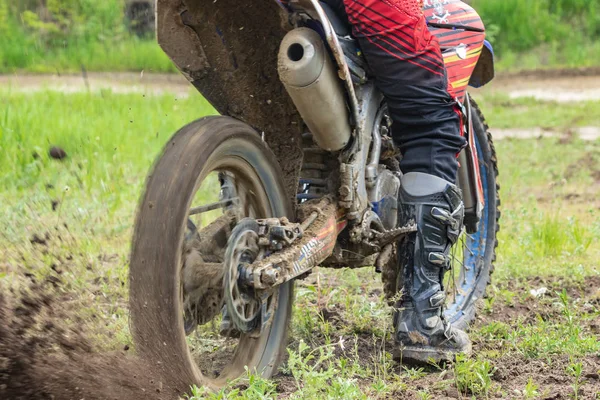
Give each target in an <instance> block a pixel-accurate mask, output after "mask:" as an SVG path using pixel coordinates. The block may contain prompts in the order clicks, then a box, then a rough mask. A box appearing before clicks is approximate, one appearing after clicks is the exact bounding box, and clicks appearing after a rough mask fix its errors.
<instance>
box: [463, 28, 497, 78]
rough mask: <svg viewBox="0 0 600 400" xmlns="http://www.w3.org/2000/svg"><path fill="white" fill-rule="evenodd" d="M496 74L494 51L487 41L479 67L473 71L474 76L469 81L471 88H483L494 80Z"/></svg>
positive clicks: (484, 44) (478, 63) (484, 43)
mask: <svg viewBox="0 0 600 400" xmlns="http://www.w3.org/2000/svg"><path fill="white" fill-rule="evenodd" d="M495 74H496V72H495V69H494V49H493V48H492V45H491V43H490V42H488V41H487V40H486V41H484V42H483V49H482V51H481V55H480V56H479V60H478V61H477V65H476V66H475V69H474V70H473V75H471V79H470V80H469V86H472V87H474V88H479V87H482V86H484V85H486V84H488V83H490V82H491V80H492V79H494V76H495Z"/></svg>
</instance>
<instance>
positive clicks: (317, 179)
mask: <svg viewBox="0 0 600 400" xmlns="http://www.w3.org/2000/svg"><path fill="white" fill-rule="evenodd" d="M302 148H303V151H304V160H303V163H302V171H301V172H300V180H299V182H298V194H297V195H296V198H297V200H298V203H302V202H304V201H306V200H311V199H318V198H320V197H323V196H324V195H325V194H327V192H328V191H327V189H328V185H329V183H328V176H329V171H331V169H330V168H329V167H328V165H327V154H328V152H326V151H325V150H323V149H321V148H319V147H318V146H317V145H316V144H315V142H314V140H313V135H312V133H310V132H306V133H303V134H302Z"/></svg>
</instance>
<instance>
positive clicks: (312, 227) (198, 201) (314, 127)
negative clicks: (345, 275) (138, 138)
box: [130, 0, 500, 390]
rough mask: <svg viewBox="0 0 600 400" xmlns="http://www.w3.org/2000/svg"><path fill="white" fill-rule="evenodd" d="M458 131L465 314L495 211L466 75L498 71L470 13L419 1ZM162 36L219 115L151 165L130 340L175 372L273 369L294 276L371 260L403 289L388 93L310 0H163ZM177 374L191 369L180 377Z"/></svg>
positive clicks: (455, 312)
mask: <svg viewBox="0 0 600 400" xmlns="http://www.w3.org/2000/svg"><path fill="white" fill-rule="evenodd" d="M424 12H425V15H426V16H427V19H428V25H429V29H431V31H432V32H433V33H434V34H435V35H436V36H438V37H439V41H440V44H441V47H442V51H443V55H444V60H445V62H446V65H447V69H448V77H449V80H450V83H451V84H452V86H453V87H454V90H455V92H456V94H457V97H458V100H459V101H460V103H461V105H462V113H463V120H464V124H463V130H464V132H463V134H464V135H465V136H466V137H467V138H468V142H469V144H468V147H466V148H465V149H464V150H463V151H462V152H461V153H460V155H459V162H460V171H459V176H458V182H459V186H460V188H461V189H462V193H463V197H464V203H465V230H464V232H463V233H462V236H461V239H460V240H459V241H458V243H457V244H456V245H455V246H454V248H453V250H452V260H453V261H452V264H453V268H452V271H453V272H452V273H451V274H448V279H447V281H446V284H445V288H446V291H447V292H448V296H447V306H446V310H445V316H446V318H447V319H448V320H450V321H451V322H452V323H453V324H454V325H456V326H458V327H461V328H465V327H467V325H468V324H469V322H470V321H471V320H472V319H473V318H474V314H475V303H476V301H477V300H478V299H480V298H481V297H482V296H484V294H485V290H486V286H487V285H488V283H489V281H490V275H491V273H492V270H493V265H492V264H493V261H494V259H495V247H496V245H497V241H496V232H497V230H498V218H499V217H500V212H499V211H498V205H499V203H500V201H499V198H498V186H497V184H496V176H497V173H498V170H497V165H496V155H495V151H494V147H493V144H492V137H491V135H490V134H489V133H488V131H487V126H486V124H485V122H484V118H483V115H482V114H481V112H480V110H479V109H478V108H477V105H476V104H475V102H474V101H473V100H472V99H471V98H470V97H469V95H468V94H467V93H466V89H467V85H471V86H476V87H479V86H482V85H484V84H486V83H488V82H489V81H490V80H491V79H492V78H493V76H494V64H493V52H492V48H491V46H490V45H489V43H487V42H486V41H485V31H484V26H483V23H482V21H481V19H480V18H479V16H478V15H477V13H476V12H475V11H474V10H473V9H472V8H471V7H470V6H468V5H467V4H465V3H463V2H461V1H458V0H443V1H441V0H439V1H438V0H434V1H425V9H424ZM157 36H158V41H159V43H160V45H161V46H162V48H163V50H164V51H165V52H166V53H167V54H168V55H169V56H170V57H171V59H172V60H173V62H174V63H175V64H176V65H177V67H178V68H179V69H180V71H181V72H182V73H183V74H184V75H185V76H186V77H187V78H188V79H189V80H190V82H191V83H192V84H193V85H194V86H195V87H196V88H197V89H198V90H199V91H200V92H201V93H202V94H203V95H204V96H205V97H206V98H207V99H208V100H209V101H210V102H211V104H212V105H213V106H214V107H215V108H216V110H217V111H219V112H220V113H221V114H222V116H211V117H206V118H202V119H199V120H197V121H194V122H192V123H190V124H188V125H186V126H185V127H183V128H182V129H181V130H180V131H178V132H177V133H176V134H175V135H174V136H173V137H172V138H171V139H170V140H169V142H168V143H167V144H166V146H165V148H164V150H163V152H162V155H161V156H160V157H159V159H158V160H157V162H156V164H155V165H154V167H153V170H152V172H151V174H150V176H149V178H148V180H147V182H146V189H145V193H144V195H143V198H142V200H141V203H140V205H139V210H138V214H137V220H136V226H135V233H134V238H133V245H132V253H131V262H130V309H131V325H132V326H131V327H132V333H133V336H134V339H135V343H136V346H137V351H138V352H139V353H140V354H141V355H143V356H145V357H147V358H149V359H151V360H153V361H154V362H155V363H158V365H162V366H163V368H164V370H165V373H169V374H170V376H171V377H173V379H175V381H176V382H179V383H178V385H180V386H177V387H178V388H179V390H186V389H187V387H189V385H191V384H197V385H203V386H206V387H210V388H219V387H222V386H223V385H225V384H226V383H227V382H228V381H229V380H231V379H235V378H237V377H240V376H241V375H243V374H245V367H247V368H248V369H249V370H250V371H253V372H256V373H258V374H261V375H262V376H266V377H269V376H271V375H273V374H274V373H275V372H276V371H277V368H278V365H279V363H280V360H281V358H282V356H283V354H284V349H285V346H286V344H287V331H288V324H289V322H290V318H291V314H292V305H293V302H294V280H296V279H299V278H302V277H304V276H306V275H307V274H309V273H310V271H311V270H312V269H313V268H314V267H315V266H317V265H320V266H323V267H334V268H340V267H348V268H357V267H374V269H375V270H376V271H377V272H381V273H382V279H383V283H384V288H385V292H386V295H388V297H391V296H393V295H394V293H396V292H397V290H398V289H399V287H398V286H399V282H398V280H399V279H398V276H399V271H398V268H399V267H398V266H397V264H398V263H397V260H396V257H395V254H396V252H397V249H398V246H402V244H403V241H402V239H403V238H404V237H406V235H407V234H409V233H411V232H414V231H415V229H416V227H415V226H414V225H413V224H408V225H406V226H397V225H398V224H397V200H396V197H397V194H398V190H399V188H400V177H401V174H402V173H401V171H400V169H399V159H400V157H401V155H400V154H399V151H398V149H397V148H396V146H395V145H394V142H393V140H392V139H391V135H390V125H391V121H390V118H389V116H388V114H387V107H386V104H385V101H384V99H383V96H382V95H381V93H380V92H379V91H378V90H377V88H376V87H375V85H374V83H373V80H372V79H371V75H370V73H369V69H368V65H367V63H366V62H365V60H364V59H363V57H362V55H361V53H360V48H359V46H358V44H357V41H356V40H355V39H354V38H353V37H352V35H351V31H350V28H349V26H348V25H347V23H346V22H344V20H343V19H342V18H341V17H340V16H338V15H336V14H335V12H334V11H333V10H332V9H331V8H329V7H328V6H327V4H325V3H323V2H319V1H317V0H291V1H285V2H284V1H277V2H256V1H254V2H248V3H247V4H246V3H244V5H243V6H242V5H240V2H239V1H238V0H219V1H217V2H213V0H196V1H188V0H183V1H181V0H164V1H158V3H157ZM186 385H187V386H186Z"/></svg>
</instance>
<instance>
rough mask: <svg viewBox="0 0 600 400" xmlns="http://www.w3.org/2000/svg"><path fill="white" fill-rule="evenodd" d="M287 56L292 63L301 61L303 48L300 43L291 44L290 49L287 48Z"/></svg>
mask: <svg viewBox="0 0 600 400" xmlns="http://www.w3.org/2000/svg"><path fill="white" fill-rule="evenodd" d="M287 56H288V58H289V59H290V60H292V61H294V62H298V61H300V60H302V57H304V46H302V45H301V44H300V43H292V44H291V45H290V47H288V51H287Z"/></svg>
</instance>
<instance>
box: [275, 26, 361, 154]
mask: <svg viewBox="0 0 600 400" xmlns="http://www.w3.org/2000/svg"><path fill="white" fill-rule="evenodd" d="M277 70H278V72H279V79H280V80H281V82H282V83H283V85H284V86H285V88H286V90H287V92H288V93H289V95H290V97H291V98H292V101H293V102H294V105H295V106H296V108H297V109H298V112H299V113H300V115H301V116H302V119H304V122H305V123H306V125H307V126H308V128H309V129H310V131H311V133H312V134H313V138H314V139H315V142H317V144H318V145H319V147H321V148H322V149H325V150H328V151H337V150H341V149H343V148H344V147H345V146H346V144H347V143H348V141H349V140H350V134H351V132H352V130H351V128H350V124H349V122H348V109H347V108H346V99H345V96H344V92H343V90H342V85H341V82H340V79H339V78H338V75H337V73H336V67H335V66H334V64H333V61H332V60H331V58H330V57H329V54H328V53H327V51H326V49H325V44H324V43H323V40H322V39H321V37H320V36H319V34H318V33H317V32H315V31H313V30H312V29H308V28H297V29H293V30H291V31H290V32H288V33H287V35H285V37H284V38H283V41H282V42H281V46H280V47H279V55H278V62H277Z"/></svg>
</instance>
